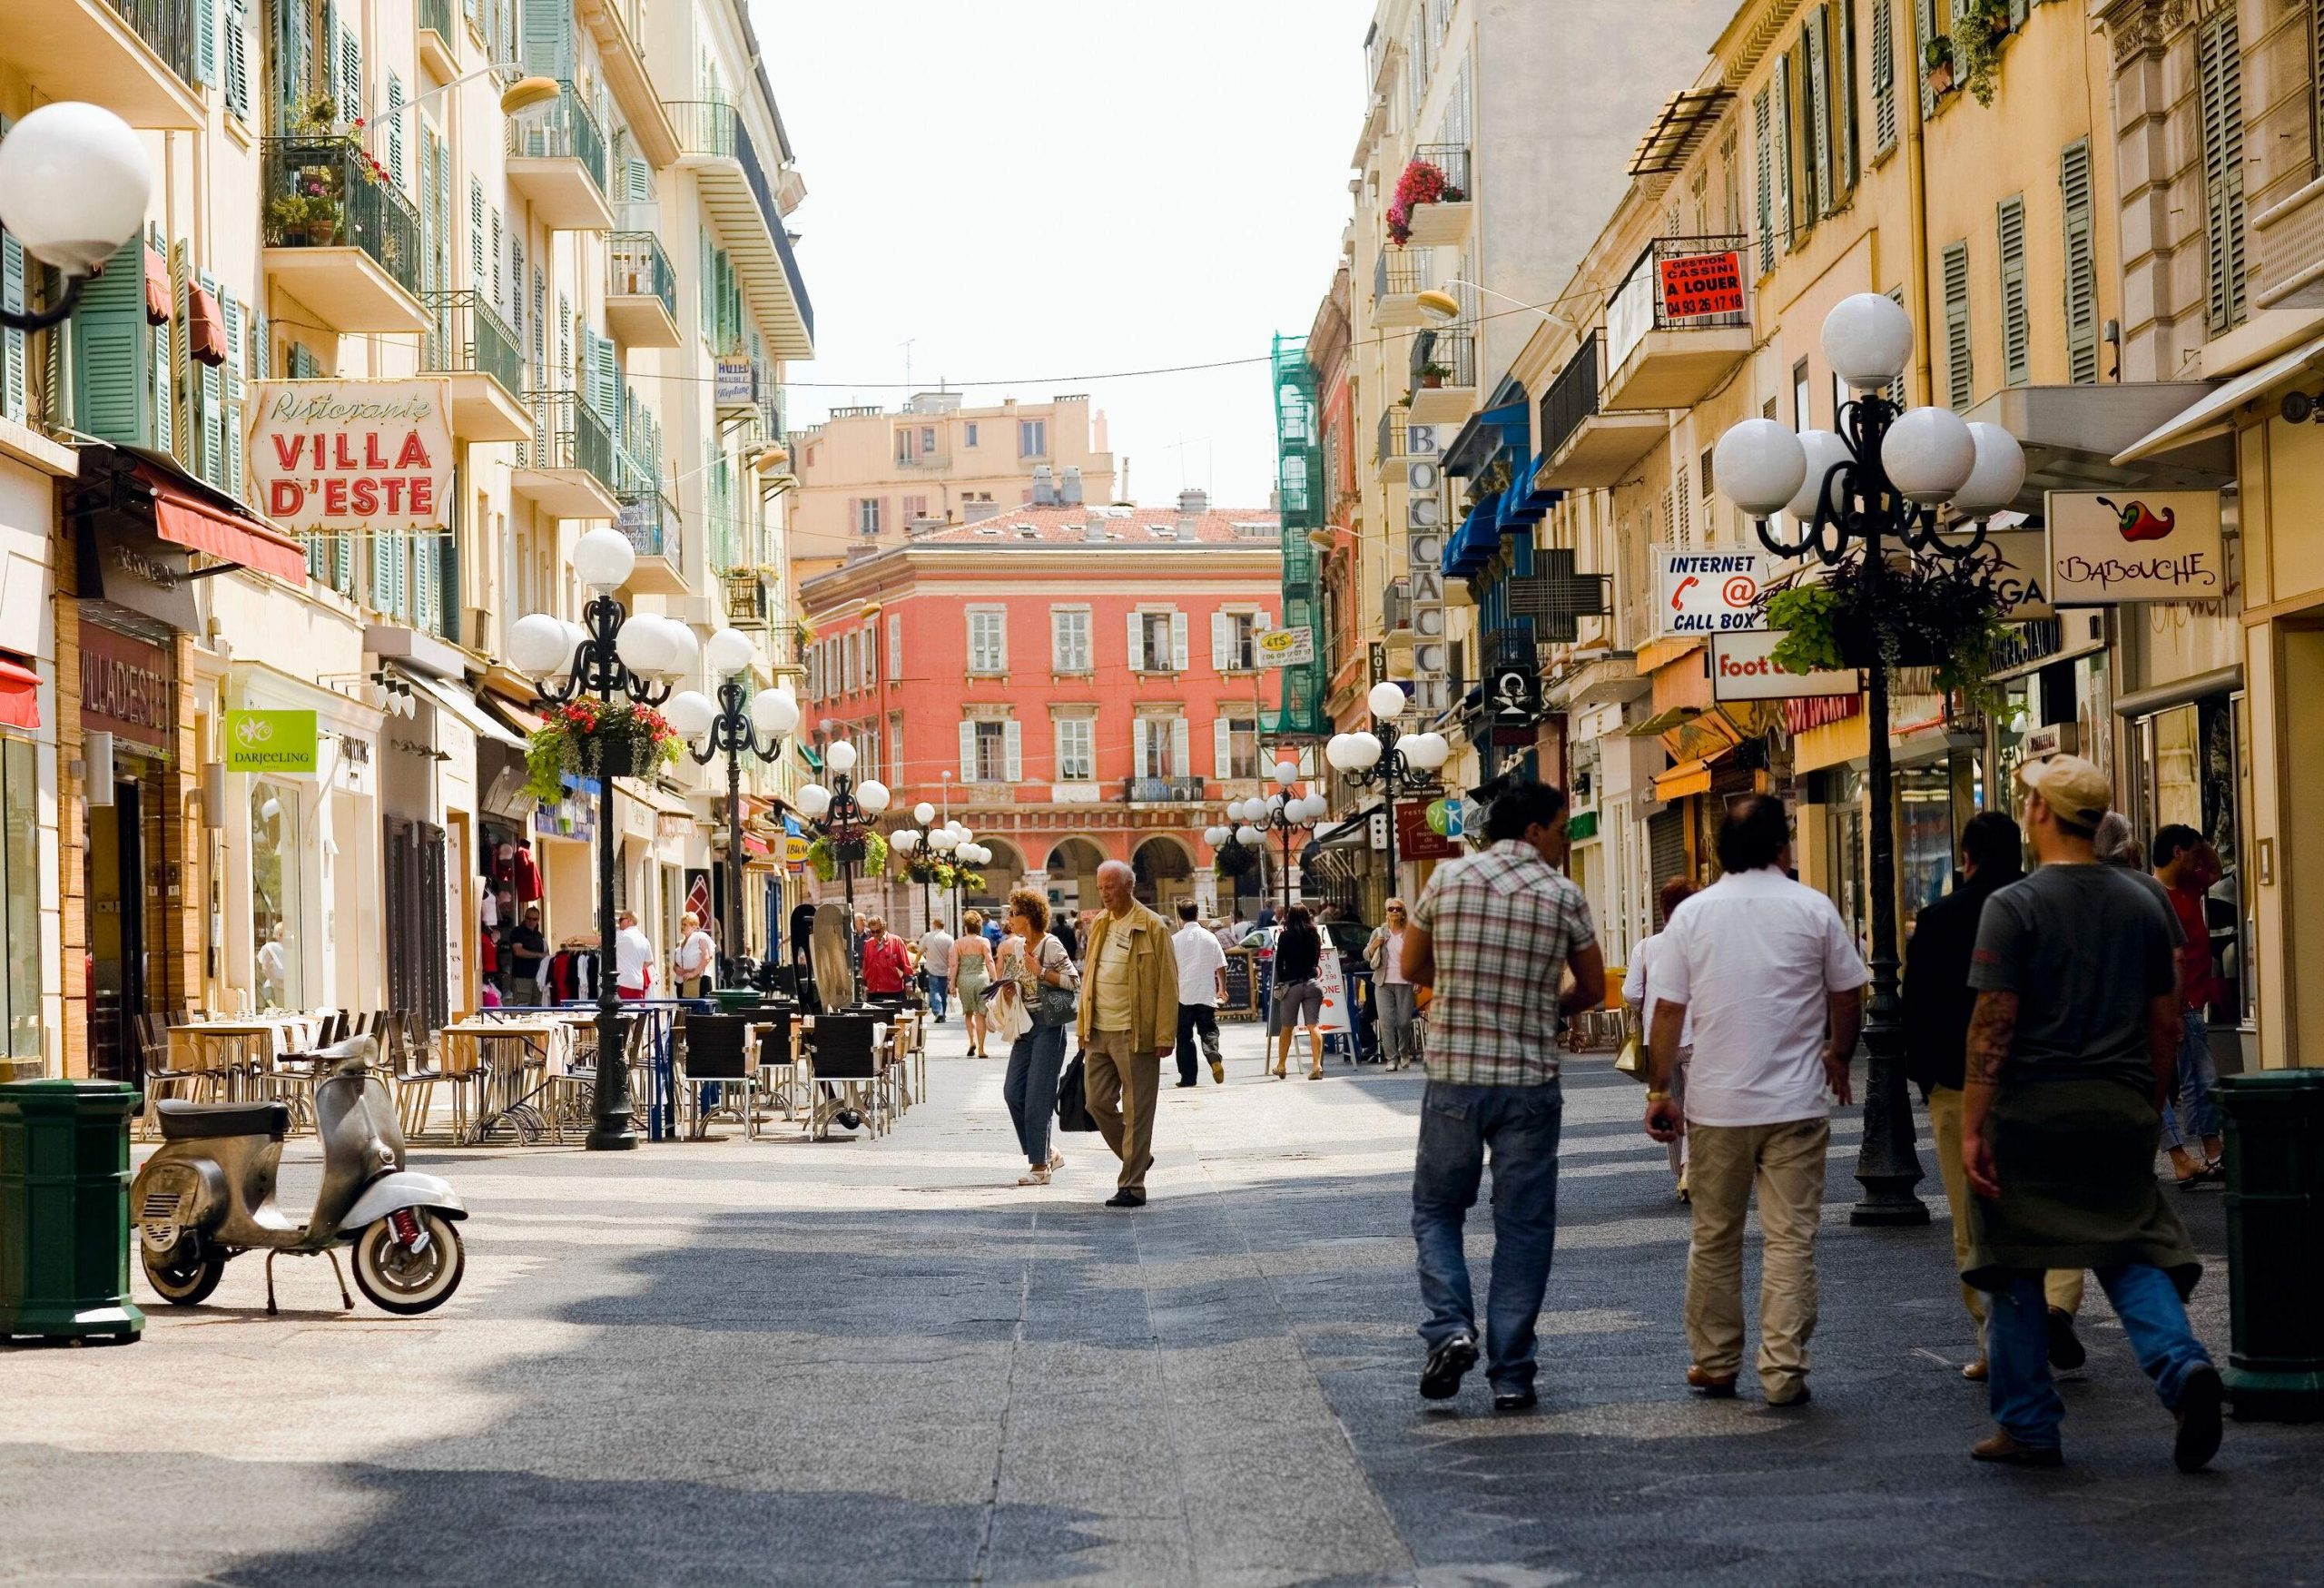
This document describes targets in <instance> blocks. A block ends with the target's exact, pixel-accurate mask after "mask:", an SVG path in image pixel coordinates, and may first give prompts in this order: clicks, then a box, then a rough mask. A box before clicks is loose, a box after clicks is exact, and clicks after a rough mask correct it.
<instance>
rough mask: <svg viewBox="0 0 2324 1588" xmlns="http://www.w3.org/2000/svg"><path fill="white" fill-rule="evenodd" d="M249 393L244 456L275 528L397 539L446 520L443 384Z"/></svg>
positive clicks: (448, 446) (381, 383) (448, 460)
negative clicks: (252, 396) (363, 533)
mask: <svg viewBox="0 0 2324 1588" xmlns="http://www.w3.org/2000/svg"><path fill="white" fill-rule="evenodd" d="M255 390H256V394H257V396H256V400H255V401H254V402H252V403H251V429H250V437H249V450H248V452H247V453H246V454H245V456H246V457H247V458H248V459H249V460H250V472H251V481H252V482H253V484H254V485H255V487H256V488H257V491H258V499H259V505H260V506H261V508H263V509H264V510H265V513H266V516H267V517H268V518H271V519H273V520H274V521H275V522H276V523H277V524H279V525H281V527H282V528H286V529H291V530H305V531H312V530H326V531H328V530H341V531H350V530H353V531H369V532H374V533H378V532H386V533H397V532H401V531H406V530H412V529H435V528H440V527H442V526H443V525H444V524H445V523H446V522H448V519H449V517H450V513H451V502H450V496H449V493H450V490H451V485H452V421H451V408H450V401H451V385H450V383H449V382H448V381H444V380H273V381H261V382H259V383H258V384H257V386H256V388H255Z"/></svg>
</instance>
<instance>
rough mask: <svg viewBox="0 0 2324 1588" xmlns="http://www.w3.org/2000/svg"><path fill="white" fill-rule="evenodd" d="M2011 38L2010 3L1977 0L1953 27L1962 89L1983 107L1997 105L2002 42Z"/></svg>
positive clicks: (1954, 51)
mask: <svg viewBox="0 0 2324 1588" xmlns="http://www.w3.org/2000/svg"><path fill="white" fill-rule="evenodd" d="M2009 35H2010V21H2009V0H1977V3H1976V4H1975V5H1972V6H1971V7H1970V8H1969V9H1968V10H1966V11H1965V12H1963V13H1962V14H1961V15H1960V16H1959V17H1958V18H1957V19H1955V22H1954V24H1953V55H1954V59H1955V62H1956V63H1957V64H1956V65H1955V72H1956V73H1957V74H1958V76H1959V80H1960V84H1961V86H1962V87H1964V88H1965V89H1967V90H1968V91H1969V92H1970V94H1973V95H1974V96H1975V98H1976V101H1977V103H1978V104H1983V105H1990V104H1993V102H1994V80H1995V79H1996V78H1997V77H1999V76H2000V74H2001V46H2002V41H2003V40H2004V39H2006V38H2008V37H2009ZM1932 42H1934V41H1932Z"/></svg>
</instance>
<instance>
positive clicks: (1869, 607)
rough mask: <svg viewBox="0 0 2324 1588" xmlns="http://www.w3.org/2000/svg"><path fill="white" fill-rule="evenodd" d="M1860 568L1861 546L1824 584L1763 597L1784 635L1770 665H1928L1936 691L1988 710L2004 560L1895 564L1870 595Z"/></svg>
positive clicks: (1987, 556)
mask: <svg viewBox="0 0 2324 1588" xmlns="http://www.w3.org/2000/svg"><path fill="white" fill-rule="evenodd" d="M1864 570H1865V561H1864V548H1863V547H1860V546H1859V547H1856V549H1855V550H1854V551H1853V552H1852V553H1851V554H1850V555H1849V556H1848V557H1846V559H1845V560H1844V561H1842V562H1841V563H1840V564H1839V565H1838V566H1837V567H1833V568H1832V569H1830V570H1829V571H1828V572H1827V574H1826V575H1825V577H1823V578H1822V579H1820V580H1818V581H1817V582H1815V583H1808V582H1807V581H1805V580H1804V579H1795V581H1794V582H1793V583H1792V584H1790V585H1789V586H1787V587H1785V588H1782V589H1779V590H1777V591H1776V592H1775V594H1774V595H1772V596H1770V597H1768V626H1769V627H1770V628H1773V629H1776V630H1778V631H1780V632H1781V634H1782V636H1783V637H1782V638H1781V639H1779V640H1777V642H1776V647H1775V651H1774V653H1773V658H1772V659H1773V660H1774V662H1775V665H1776V666H1778V667H1781V668H1783V669H1785V670H1786V671H1787V672H1792V673H1813V672H1820V671H1826V670H1834V669H1841V668H1848V667H1858V668H1862V667H1882V666H1885V667H1888V668H1892V669H1894V668H1898V667H1934V668H1935V670H1936V686H1937V687H1938V688H1939V689H1942V690H1945V691H1946V692H1947V693H1950V694H1954V695H1959V696H1960V697H1961V699H1962V701H1963V703H1964V705H1969V706H1976V705H1988V704H1991V701H1990V699H1989V697H1990V696H1992V695H1994V689H1993V686H1991V685H1990V684H1988V683H1987V682H1986V679H1985V675H1986V674H1987V673H1988V672H1989V671H1991V669H1992V657H1993V653H1994V646H1997V645H1999V644H2000V643H2001V642H2002V641H2003V640H2004V639H2006V638H2007V637H2008V631H2007V629H2006V628H2005V626H2004V624H2003V622H2002V614H2003V613H2004V611H2006V610H2007V609H2008V603H2007V602H2006V600H2005V599H2004V596H2003V592H2002V585H2001V573H2002V559H2001V554H2000V553H1999V552H1998V551H1996V550H1994V548H1993V547H1982V548H1980V549H1979V550H1978V551H1976V552H1975V553H1974V554H1972V555H1970V556H1968V557H1962V558H1960V559H1959V560H1957V561H1956V560H1955V559H1954V558H1951V557H1915V558H1913V559H1911V560H1910V561H1905V560H1904V559H1902V558H1900V557H1899V558H1892V559H1891V560H1890V561H1889V563H1888V564H1887V566H1886V567H1884V569H1883V570H1882V574H1881V578H1880V582H1879V586H1878V587H1877V590H1875V589H1874V588H1873V587H1871V586H1870V585H1869V583H1868V582H1867V581H1866V578H1865V577H1864Z"/></svg>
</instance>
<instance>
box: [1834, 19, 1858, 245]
mask: <svg viewBox="0 0 2324 1588" xmlns="http://www.w3.org/2000/svg"><path fill="white" fill-rule="evenodd" d="M1831 9H1832V33H1833V44H1832V148H1833V153H1832V163H1833V165H1834V166H1835V167H1836V168H1837V182H1838V192H1836V193H1835V194H1834V195H1833V197H1832V200H1831V207H1832V208H1834V209H1837V208H1838V207H1839V201H1840V200H1841V199H1844V198H1846V196H1847V195H1848V194H1850V193H1852V192H1855V191H1856V175H1857V173H1858V171H1859V170H1860V169H1861V166H1860V162H1859V155H1858V151H1857V148H1856V143H1857V140H1856V0H1832V7H1831Z"/></svg>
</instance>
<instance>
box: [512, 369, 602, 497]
mask: <svg viewBox="0 0 2324 1588" xmlns="http://www.w3.org/2000/svg"><path fill="white" fill-rule="evenodd" d="M525 407H526V409H527V413H528V414H529V415H530V416H531V423H532V433H531V435H530V436H529V437H528V438H527V440H526V441H525V442H524V444H523V445H521V446H519V447H518V448H517V466H516V468H515V469H512V470H510V472H509V476H508V488H509V489H510V490H512V491H514V492H515V493H516V494H517V495H518V496H520V497H524V498H527V499H528V500H530V501H531V502H532V503H533V504H534V505H535V506H536V507H537V508H540V510H541V511H543V512H545V513H547V514H548V515H549V517H551V518H614V517H615V516H616V515H617V514H618V513H619V512H620V511H621V500H620V498H618V497H616V496H615V494H614V437H613V431H612V430H611V429H608V428H607V427H606V421H605V420H604V419H600V418H598V417H597V413H596V409H592V408H591V407H590V406H589V405H588V404H587V403H586V402H584V401H582V400H581V395H580V393H578V392H576V391H528V392H527V393H526V394H525Z"/></svg>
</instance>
